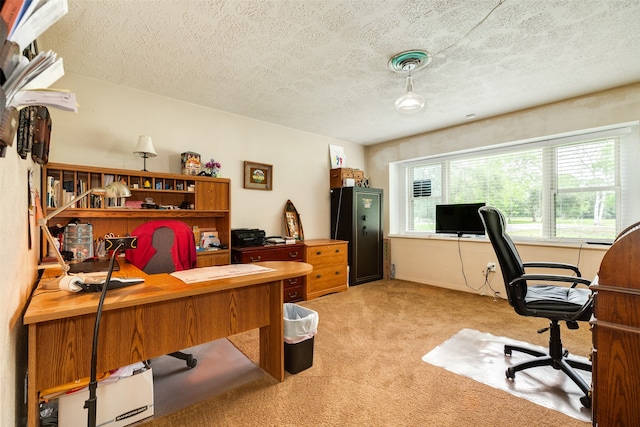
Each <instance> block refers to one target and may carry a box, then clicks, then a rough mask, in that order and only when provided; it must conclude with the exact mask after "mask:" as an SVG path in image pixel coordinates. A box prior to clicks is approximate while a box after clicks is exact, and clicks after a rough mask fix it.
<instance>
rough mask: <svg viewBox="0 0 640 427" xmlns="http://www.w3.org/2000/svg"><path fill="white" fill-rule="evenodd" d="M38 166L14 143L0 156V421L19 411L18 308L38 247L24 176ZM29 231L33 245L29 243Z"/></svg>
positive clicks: (10, 421) (22, 368) (22, 340)
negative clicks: (0, 375)
mask: <svg viewBox="0 0 640 427" xmlns="http://www.w3.org/2000/svg"><path fill="white" fill-rule="evenodd" d="M38 169H39V166H36V165H34V163H33V162H32V161H31V159H30V158H29V159H28V160H23V159H21V158H20V157H19V156H18V154H17V153H16V146H15V144H13V146H12V147H8V148H7V153H6V157H5V158H0V206H1V208H0V212H2V213H1V215H0V293H1V294H2V297H1V298H0V301H2V309H1V310H0V349H2V350H1V351H0V370H1V372H2V381H0V414H2V415H0V425H2V426H16V425H20V423H19V422H18V420H20V419H22V417H23V416H24V410H25V408H24V406H22V405H21V402H22V396H23V390H24V387H23V381H24V378H25V373H26V370H27V364H26V344H27V336H26V330H25V329H24V328H23V327H22V314H23V311H24V309H25V306H26V304H27V299H28V298H29V295H30V292H31V285H32V284H33V283H34V281H35V279H36V262H37V255H38V251H37V250H36V249H35V248H37V247H38V242H37V240H36V239H37V236H38V233H37V232H36V222H35V216H32V215H31V213H33V211H30V210H29V197H27V190H28V185H27V182H28V181H27V177H28V175H29V171H30V170H33V171H36V174H35V177H34V181H35V183H36V184H37V183H38V177H39V173H38V172H37V171H38ZM29 235H30V236H31V239H32V248H33V249H29Z"/></svg>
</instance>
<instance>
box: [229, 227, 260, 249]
mask: <svg viewBox="0 0 640 427" xmlns="http://www.w3.org/2000/svg"><path fill="white" fill-rule="evenodd" d="M264 238H265V233H264V230H260V229H257V228H236V229H233V230H231V246H233V247H236V248H246V247H249V246H262V245H264Z"/></svg>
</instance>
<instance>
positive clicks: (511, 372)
mask: <svg viewBox="0 0 640 427" xmlns="http://www.w3.org/2000/svg"><path fill="white" fill-rule="evenodd" d="M504 374H505V375H506V376H507V378H508V379H510V380H512V379H514V378H515V377H516V373H515V371H514V370H513V369H511V368H507V370H506V371H504Z"/></svg>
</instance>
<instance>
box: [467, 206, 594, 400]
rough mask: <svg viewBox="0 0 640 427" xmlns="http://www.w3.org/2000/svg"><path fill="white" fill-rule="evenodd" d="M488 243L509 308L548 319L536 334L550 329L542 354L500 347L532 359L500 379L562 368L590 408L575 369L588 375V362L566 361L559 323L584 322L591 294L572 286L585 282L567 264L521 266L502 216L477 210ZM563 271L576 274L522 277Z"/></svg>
mask: <svg viewBox="0 0 640 427" xmlns="http://www.w3.org/2000/svg"><path fill="white" fill-rule="evenodd" d="M478 212H479V214H480V217H481V218H482V222H483V223H484V227H485V229H486V231H487V235H488V236H489V240H490V241H491V244H492V246H493V249H494V251H495V253H496V256H497V257H498V263H499V264H500V269H501V270H502V277H503V279H504V282H505V288H506V291H507V297H508V299H509V304H511V306H512V307H513V308H514V309H515V311H516V313H518V314H519V315H521V316H533V317H543V318H546V319H549V322H550V323H549V327H548V328H544V329H541V330H539V331H538V333H542V332H545V331H547V330H549V331H550V337H549V352H548V354H545V353H542V352H539V351H535V350H531V349H528V348H523V347H517V346H512V345H505V346H504V354H505V355H507V356H511V353H512V351H514V350H515V351H520V352H524V353H527V354H530V355H532V356H536V358H535V359H532V360H529V361H526V362H523V363H520V364H518V365H514V366H511V367H509V368H507V371H506V376H507V378H509V379H512V380H513V379H514V378H515V376H516V372H518V371H522V370H524V369H529V368H533V367H537V366H551V367H553V368H554V369H559V370H562V371H563V372H564V373H565V374H567V375H568V376H569V378H571V379H572V380H573V382H575V383H576V384H577V385H578V387H580V390H582V392H583V393H584V396H582V397H581V398H580V402H581V403H582V405H583V406H585V407H587V408H590V407H591V396H590V389H589V385H587V383H586V382H585V380H584V379H583V378H582V377H581V376H580V375H579V374H578V373H577V371H576V370H575V369H581V370H584V371H591V364H589V363H583V362H580V361H577V360H573V359H570V358H569V357H568V355H569V354H568V351H566V350H564V349H563V348H562V340H561V339H560V325H559V322H560V321H564V322H566V323H567V327H568V328H569V329H577V328H578V321H585V322H586V321H589V319H590V317H591V312H592V309H593V298H592V295H591V291H590V290H589V289H587V288H578V287H577V285H578V284H582V285H586V286H588V285H589V284H590V283H591V282H590V281H589V280H586V279H583V278H582V277H580V271H579V270H578V267H576V266H574V265H571V264H564V263H557V262H527V263H523V262H522V260H521V259H520V255H519V254H518V251H517V250H516V247H515V245H514V244H513V241H512V240H511V238H510V237H509V235H508V234H507V233H506V221H505V218H504V216H503V215H502V213H501V212H500V211H499V210H498V209H496V208H494V207H491V206H483V207H481V208H480V209H479V210H478ZM533 267H535V268H549V269H565V270H571V271H573V272H574V273H575V274H576V276H567V275H557V274H537V273H535V274H527V273H525V269H526V268H533ZM529 281H532V282H536V283H537V282H540V281H542V282H553V283H567V284H571V285H570V286H562V285H556V284H535V285H529V284H528V282H529Z"/></svg>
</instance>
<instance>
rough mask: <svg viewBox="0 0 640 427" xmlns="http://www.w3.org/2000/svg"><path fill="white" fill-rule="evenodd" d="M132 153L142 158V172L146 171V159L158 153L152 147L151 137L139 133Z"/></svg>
mask: <svg viewBox="0 0 640 427" xmlns="http://www.w3.org/2000/svg"><path fill="white" fill-rule="evenodd" d="M133 154H137V155H138V156H140V157H142V158H143V159H144V166H143V168H142V171H143V172H147V159H148V158H149V157H155V156H157V155H158V153H156V149H155V148H154V147H153V142H152V141H151V137H150V136H147V135H140V136H139V137H138V145H136V149H135V150H134V151H133Z"/></svg>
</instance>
